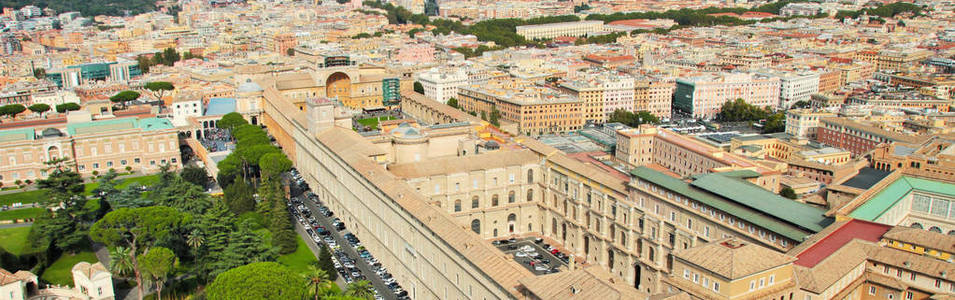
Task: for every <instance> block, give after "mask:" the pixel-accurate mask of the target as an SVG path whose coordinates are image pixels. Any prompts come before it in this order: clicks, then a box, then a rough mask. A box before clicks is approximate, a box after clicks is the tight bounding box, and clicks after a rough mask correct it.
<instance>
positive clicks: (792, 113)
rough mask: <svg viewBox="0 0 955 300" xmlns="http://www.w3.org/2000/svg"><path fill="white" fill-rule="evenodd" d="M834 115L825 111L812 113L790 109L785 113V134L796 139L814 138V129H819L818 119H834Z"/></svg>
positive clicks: (805, 110)
mask: <svg viewBox="0 0 955 300" xmlns="http://www.w3.org/2000/svg"><path fill="white" fill-rule="evenodd" d="M835 116H836V114H834V113H831V112H827V111H813V110H811V109H790V110H787V111H786V133H788V134H790V135H792V136H794V137H797V138H807V139H815V138H816V129H817V128H819V119H821V118H829V117H835Z"/></svg>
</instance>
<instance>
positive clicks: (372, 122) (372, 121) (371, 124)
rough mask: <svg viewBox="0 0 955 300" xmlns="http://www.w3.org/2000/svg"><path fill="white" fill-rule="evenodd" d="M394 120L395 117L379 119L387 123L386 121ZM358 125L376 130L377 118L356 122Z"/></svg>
mask: <svg viewBox="0 0 955 300" xmlns="http://www.w3.org/2000/svg"><path fill="white" fill-rule="evenodd" d="M394 119H395V117H392V116H385V117H382V118H381V120H382V121H388V120H394ZM358 123H359V124H361V125H365V126H368V127H369V128H371V129H378V118H367V119H361V120H358Z"/></svg>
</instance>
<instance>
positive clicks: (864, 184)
mask: <svg viewBox="0 0 955 300" xmlns="http://www.w3.org/2000/svg"><path fill="white" fill-rule="evenodd" d="M888 175H889V172H886V171H882V170H877V169H873V168H862V169H859V174H857V175H856V176H854V177H852V178H850V179H849V180H846V182H843V183H842V185H845V186H851V187H854V188H858V189H863V190H867V189H869V188H870V187H872V186H873V185H875V184H876V183H877V182H879V180H882V178H885V176H888Z"/></svg>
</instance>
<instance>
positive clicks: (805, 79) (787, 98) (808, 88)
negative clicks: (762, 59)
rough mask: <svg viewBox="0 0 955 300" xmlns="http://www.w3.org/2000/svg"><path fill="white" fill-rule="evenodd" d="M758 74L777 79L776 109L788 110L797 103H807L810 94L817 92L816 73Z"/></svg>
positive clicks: (817, 75) (817, 76) (770, 72)
mask: <svg viewBox="0 0 955 300" xmlns="http://www.w3.org/2000/svg"><path fill="white" fill-rule="evenodd" d="M760 74H763V75H766V76H768V77H778V78H779V104H778V105H776V107H777V108H778V109H789V108H790V107H792V105H793V104H795V103H796V102H799V101H806V102H809V100H810V99H811V98H812V94H815V93H817V92H819V73H817V72H812V71H804V72H778V71H768V72H760Z"/></svg>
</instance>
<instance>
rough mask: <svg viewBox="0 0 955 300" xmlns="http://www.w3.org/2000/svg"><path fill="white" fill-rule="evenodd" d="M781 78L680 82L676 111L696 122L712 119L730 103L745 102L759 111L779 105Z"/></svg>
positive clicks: (716, 76)
mask: <svg viewBox="0 0 955 300" xmlns="http://www.w3.org/2000/svg"><path fill="white" fill-rule="evenodd" d="M779 86H780V80H779V78H778V77H768V76H763V75H758V74H750V73H731V74H711V75H704V76H696V77H688V78H680V79H677V80H676V91H675V92H674V93H673V108H675V109H678V110H680V111H682V112H684V113H686V114H689V115H690V116H692V117H693V118H702V119H712V118H715V117H716V114H718V113H719V112H720V108H721V107H722V106H723V104H724V103H726V102H727V101H734V100H736V99H743V100H744V101H746V103H749V104H751V105H755V106H758V107H765V106H770V107H776V106H777V105H778V103H779V91H780V89H779Z"/></svg>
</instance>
